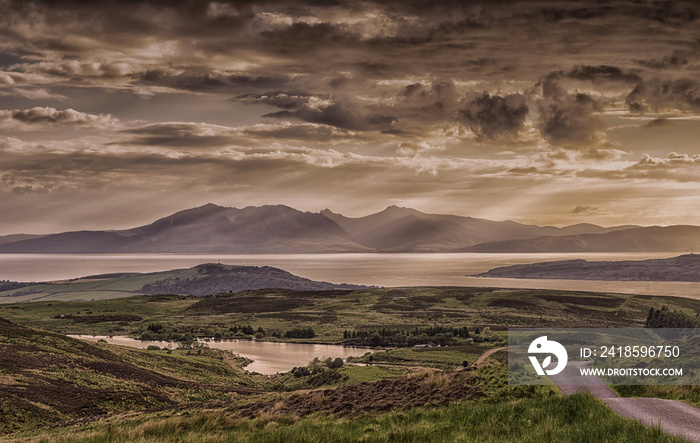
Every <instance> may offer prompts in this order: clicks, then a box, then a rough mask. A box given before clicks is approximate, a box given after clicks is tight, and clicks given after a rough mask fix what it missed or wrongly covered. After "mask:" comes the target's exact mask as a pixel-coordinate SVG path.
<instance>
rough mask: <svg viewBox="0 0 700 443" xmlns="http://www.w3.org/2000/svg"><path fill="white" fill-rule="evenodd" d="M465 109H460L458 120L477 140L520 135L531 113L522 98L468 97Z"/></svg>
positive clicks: (496, 96) (483, 95)
mask: <svg viewBox="0 0 700 443" xmlns="http://www.w3.org/2000/svg"><path fill="white" fill-rule="evenodd" d="M464 101H465V102H466V106H465V107H463V108H462V109H460V111H459V118H460V121H461V122H462V123H464V124H465V125H466V126H467V127H468V128H469V129H471V130H472V131H473V132H474V133H475V134H476V136H477V140H479V141H485V140H494V139H504V138H512V137H514V136H516V135H517V133H518V131H520V130H521V129H522V127H523V124H524V122H525V117H526V116H527V114H528V112H529V107H528V105H527V102H526V99H525V97H524V96H523V95H522V94H510V95H506V96H504V97H501V96H498V95H494V96H491V95H489V93H488V92H484V93H482V94H481V95H476V96H474V95H472V96H471V97H469V98H467V97H465V99H464Z"/></svg>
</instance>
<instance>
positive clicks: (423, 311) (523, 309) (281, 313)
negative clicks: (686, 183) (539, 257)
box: [0, 287, 700, 343]
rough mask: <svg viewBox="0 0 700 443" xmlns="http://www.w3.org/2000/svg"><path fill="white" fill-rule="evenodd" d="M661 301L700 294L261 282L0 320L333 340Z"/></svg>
mask: <svg viewBox="0 0 700 443" xmlns="http://www.w3.org/2000/svg"><path fill="white" fill-rule="evenodd" d="M662 305H664V306H668V307H669V308H670V309H678V310H681V311H684V312H687V313H690V314H693V315H695V313H697V312H700V301H697V300H692V299H685V298H677V297H652V296H641V295H623V294H601V293H589V292H564V291H550V290H513V289H489V288H457V287H454V288H453V287H423V288H393V289H367V290H355V291H339V290H338V291H315V292H314V291H291V290H275V289H265V290H257V291H241V292H236V293H228V294H220V295H215V296H206V297H193V296H177V295H169V296H168V295H163V296H151V295H141V296H134V297H127V298H116V299H109V300H99V301H87V302H61V301H50V302H33V303H13V304H2V305H0V317H1V318H6V319H9V320H12V321H15V322H17V323H20V324H23V325H27V326H31V327H35V328H40V329H44V330H49V331H53V332H60V333H66V334H94V335H131V336H139V335H142V334H143V333H144V332H145V331H146V330H147V327H148V325H149V324H151V323H160V324H161V325H162V326H163V330H162V331H160V332H159V333H158V334H155V335H152V336H151V338H155V339H167V338H173V337H180V336H183V335H185V334H190V335H191V336H208V337H213V336H215V334H216V333H217V332H218V333H219V334H220V335H221V336H222V337H223V338H226V337H230V336H231V335H232V331H231V330H230V328H231V327H232V326H234V325H252V326H253V327H254V328H255V329H256V330H257V329H258V328H263V329H264V330H265V336H264V337H263V339H266V340H273V339H277V338H276V337H274V336H273V333H274V332H279V333H283V332H284V331H286V330H288V329H291V328H298V327H311V328H313V330H314V331H315V333H316V337H314V338H313V340H310V339H308V338H307V339H303V341H315V342H327V343H338V342H341V341H343V333H344V331H346V330H362V329H363V328H364V329H369V328H375V329H376V328H399V329H401V328H403V329H406V328H415V327H428V326H435V325H443V326H454V327H461V326H467V327H468V328H471V329H472V330H473V329H474V328H476V327H481V328H483V327H484V326H488V327H491V328H492V329H493V330H499V329H500V330H503V329H506V328H508V327H516V326H521V327H640V326H642V325H643V324H644V321H645V318H646V315H647V313H648V311H649V308H650V307H655V308H656V309H659V308H660V307H661V306H662Z"/></svg>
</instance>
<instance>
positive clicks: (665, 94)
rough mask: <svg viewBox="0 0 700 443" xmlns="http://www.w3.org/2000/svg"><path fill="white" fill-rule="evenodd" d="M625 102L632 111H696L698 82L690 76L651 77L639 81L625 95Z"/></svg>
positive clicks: (699, 93) (699, 104) (699, 95)
mask: <svg viewBox="0 0 700 443" xmlns="http://www.w3.org/2000/svg"><path fill="white" fill-rule="evenodd" d="M626 103H627V105H628V106H629V109H630V111H632V112H647V111H673V110H681V111H698V110H700V83H699V82H698V81H697V80H694V79H690V78H679V79H676V80H661V79H659V78H653V79H651V80H647V81H643V82H641V83H639V84H638V85H637V86H636V87H635V88H634V89H633V90H632V92H630V93H629V94H628V95H627V99H626Z"/></svg>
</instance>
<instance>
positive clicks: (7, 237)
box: [0, 234, 45, 245]
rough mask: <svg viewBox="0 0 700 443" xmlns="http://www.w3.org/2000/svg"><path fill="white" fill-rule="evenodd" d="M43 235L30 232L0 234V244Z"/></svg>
mask: <svg viewBox="0 0 700 443" xmlns="http://www.w3.org/2000/svg"><path fill="white" fill-rule="evenodd" d="M40 237H45V236H44V235H31V234H11V235H0V245H2V244H4V243H12V242H16V241H21V240H30V239H34V238H40Z"/></svg>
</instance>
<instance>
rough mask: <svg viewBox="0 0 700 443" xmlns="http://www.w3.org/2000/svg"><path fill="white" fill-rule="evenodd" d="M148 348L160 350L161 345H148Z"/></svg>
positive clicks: (148, 349)
mask: <svg viewBox="0 0 700 443" xmlns="http://www.w3.org/2000/svg"><path fill="white" fill-rule="evenodd" d="M146 350H147V351H160V347H159V346H156V345H148V346H147V347H146Z"/></svg>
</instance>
